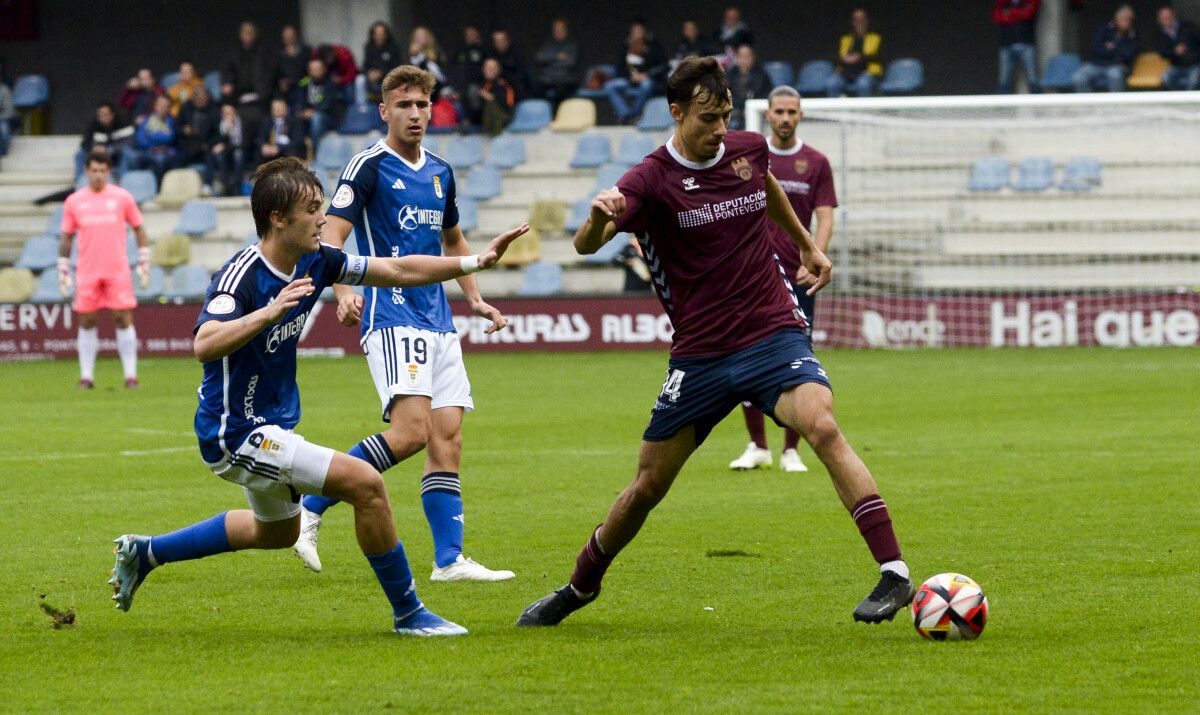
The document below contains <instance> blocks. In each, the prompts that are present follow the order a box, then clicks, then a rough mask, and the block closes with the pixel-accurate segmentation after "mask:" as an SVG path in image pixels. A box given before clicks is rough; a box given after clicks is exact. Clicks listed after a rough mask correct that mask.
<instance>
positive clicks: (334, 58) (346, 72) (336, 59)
mask: <svg viewBox="0 0 1200 715" xmlns="http://www.w3.org/2000/svg"><path fill="white" fill-rule="evenodd" d="M313 57H315V58H318V59H321V60H324V62H325V66H326V67H328V68H329V73H330V74H331V75H333V81H334V82H337V83H338V86H340V87H349V86H351V85H353V84H354V78H355V77H357V76H358V66H357V65H355V64H354V54H353V53H352V52H350V48H349V47H346V46H345V45H321V46H320V47H318V48H317V49H315V50H313Z"/></svg>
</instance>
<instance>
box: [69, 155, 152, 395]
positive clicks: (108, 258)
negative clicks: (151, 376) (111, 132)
mask: <svg viewBox="0 0 1200 715" xmlns="http://www.w3.org/2000/svg"><path fill="white" fill-rule="evenodd" d="M84 171H85V174H86V176H87V186H85V187H83V188H82V189H79V190H78V191H76V192H75V193H73V194H71V195H70V196H68V197H67V200H66V203H64V204H63V218H62V226H61V231H62V234H61V236H60V237H59V241H58V289H59V290H60V291H62V294H63V297H64V298H65V297H69V296H70V294H71V259H70V256H71V242H72V241H73V240H75V239H78V241H79V260H78V263H77V264H76V266H75V303H74V306H73V307H74V308H75V312H76V313H78V314H79V338H78V344H77V347H78V350H79V387H80V388H83V389H91V388H92V387H93V385H94V381H95V368H96V351H97V349H98V348H99V344H100V339H99V335H98V331H97V329H96V326H97V324H98V322H99V320H98V316H97V313H98V312H99V311H100V310H101V309H107V310H108V311H109V312H111V313H112V317H113V323H114V324H115V325H116V326H117V352H118V353H119V354H120V356H121V366H122V367H123V368H124V370H125V387H137V386H138V380H137V332H135V331H134V328H133V309H134V308H135V307H136V306H137V298H136V297H134V294H133V276H132V275H131V274H130V271H129V256H128V254H127V253H126V249H125V226H126V224H128V225H129V226H130V227H131V228H133V231H134V235H135V236H137V245H138V257H137V274H138V282H139V285H140V286H141V287H142V288H145V287H146V286H147V285H149V283H150V245H149V239H147V238H146V230H145V229H144V228H143V227H142V212H141V211H140V210H139V209H138V206H137V202H136V201H134V200H133V196H131V195H130V194H129V192H128V191H126V190H125V189H122V188H121V187H119V186H116V185H114V184H110V183H109V182H108V179H109V177H110V175H111V174H112V159H111V158H110V157H109V155H108V154H107V153H106V152H104V151H103V150H93V151H92V152H90V153H89V154H88V155H87V159H86V162H85V164H84Z"/></svg>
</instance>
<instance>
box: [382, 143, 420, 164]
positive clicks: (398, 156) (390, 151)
mask: <svg viewBox="0 0 1200 715" xmlns="http://www.w3.org/2000/svg"><path fill="white" fill-rule="evenodd" d="M379 144H380V145H381V146H382V147H383V148H384V149H386V150H387V152H388V153H389V154H391V155H392V156H394V157H396V158H397V159H399V160H400V161H402V162H404V165H405V166H407V167H408V168H410V169H412V170H413V171H419V170H420V169H421V167H423V166H425V147H424V146H422V147H421V158H420V159H417V163H415V164H414V163H412V162H411V161H409V160H408V159H405V158H404V157H402V156H400V155H399V154H397V153H396V150H395V149H393V148H392V147H391V146H390V145H388V143H387V137H384V138H383V139H380V140H379Z"/></svg>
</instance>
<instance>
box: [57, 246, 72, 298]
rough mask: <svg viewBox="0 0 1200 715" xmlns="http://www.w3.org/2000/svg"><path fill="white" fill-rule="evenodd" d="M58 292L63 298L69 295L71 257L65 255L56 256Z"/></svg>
mask: <svg viewBox="0 0 1200 715" xmlns="http://www.w3.org/2000/svg"><path fill="white" fill-rule="evenodd" d="M58 292H59V293H62V296H63V297H64V298H69V297H71V259H70V258H67V257H66V256H59V258H58Z"/></svg>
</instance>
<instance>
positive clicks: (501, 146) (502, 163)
mask: <svg viewBox="0 0 1200 715" xmlns="http://www.w3.org/2000/svg"><path fill="white" fill-rule="evenodd" d="M487 163H488V166H494V167H497V168H500V169H511V168H513V167H515V166H520V165H521V164H524V163H525V140H524V139H522V138H521V137H519V136H516V135H514V134H501V135H500V136H498V137H496V138H495V139H493V140H492V145H491V146H490V147H488V157H487Z"/></svg>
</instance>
